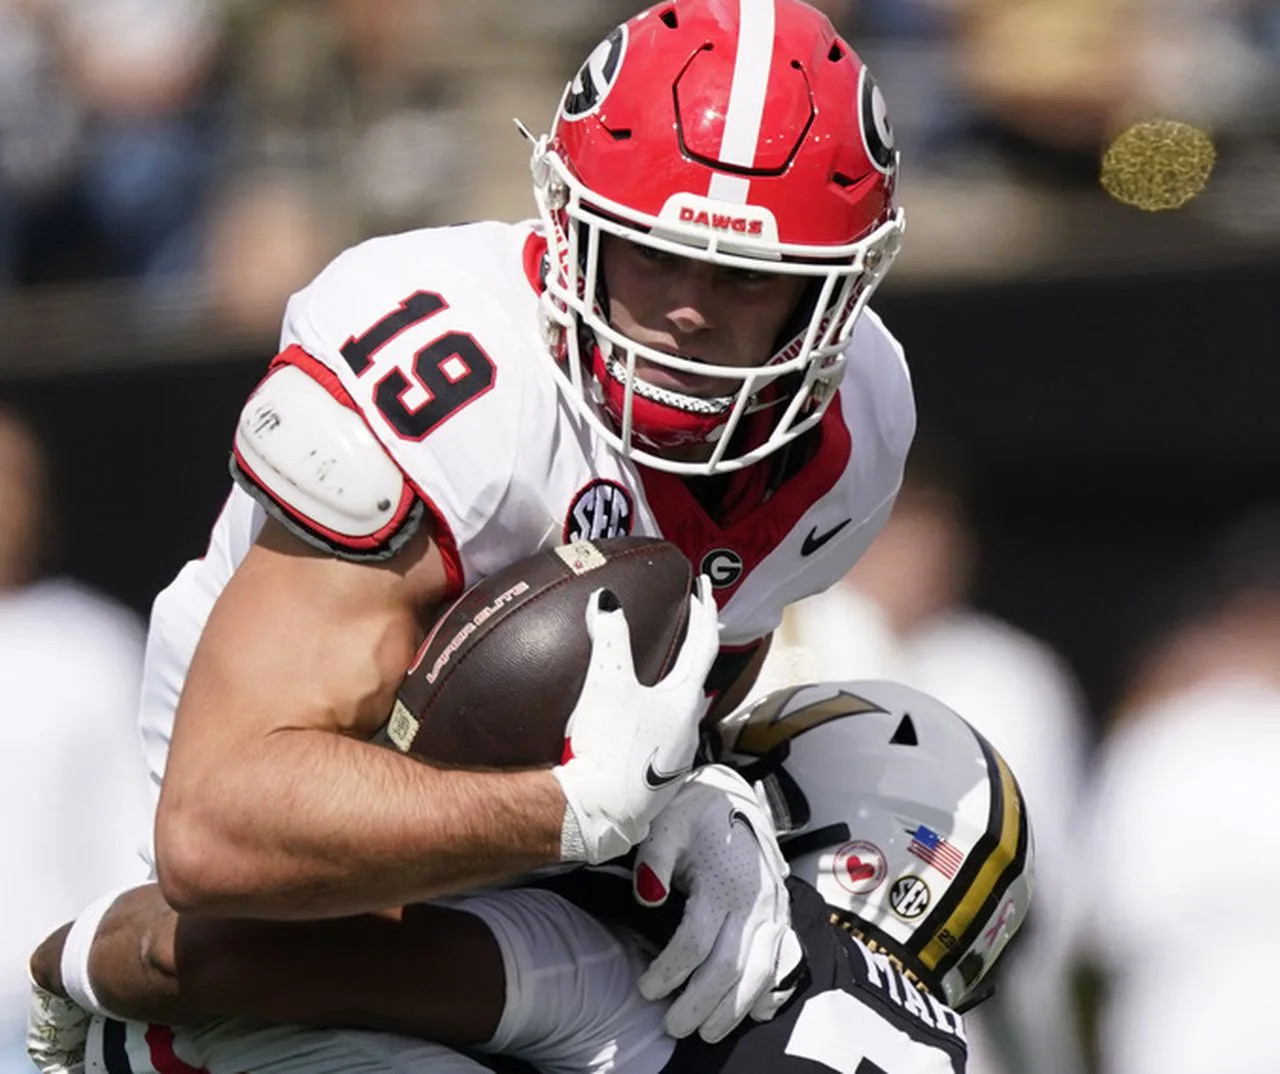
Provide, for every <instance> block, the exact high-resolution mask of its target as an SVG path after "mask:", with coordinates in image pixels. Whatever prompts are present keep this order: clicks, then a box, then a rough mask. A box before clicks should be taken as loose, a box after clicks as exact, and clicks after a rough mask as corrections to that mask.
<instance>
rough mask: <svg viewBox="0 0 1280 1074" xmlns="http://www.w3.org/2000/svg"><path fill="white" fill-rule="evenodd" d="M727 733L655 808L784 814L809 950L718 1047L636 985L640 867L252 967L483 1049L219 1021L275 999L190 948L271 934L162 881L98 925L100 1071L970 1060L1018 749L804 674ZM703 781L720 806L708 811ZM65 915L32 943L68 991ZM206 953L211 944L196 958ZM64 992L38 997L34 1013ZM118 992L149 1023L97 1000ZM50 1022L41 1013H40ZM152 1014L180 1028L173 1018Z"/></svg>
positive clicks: (302, 1013)
mask: <svg viewBox="0 0 1280 1074" xmlns="http://www.w3.org/2000/svg"><path fill="white" fill-rule="evenodd" d="M715 730H716V734H715V736H714V737H715V741H716V743H717V747H718V748H717V750H716V755H717V756H719V757H720V758H722V759H724V760H727V761H730V762H731V763H732V764H733V765H734V766H735V767H736V771H735V770H732V769H730V768H726V767H724V766H723V765H720V764H715V765H708V766H706V767H703V768H700V769H699V771H698V772H697V773H696V774H695V775H694V776H693V777H691V778H690V779H689V780H688V781H687V782H686V783H685V784H684V786H683V787H682V788H681V791H680V793H679V794H678V795H677V796H676V798H675V799H674V801H673V802H672V803H671V805H670V806H669V807H668V809H667V810H666V811H664V813H663V814H662V818H661V819H660V821H659V822H658V823H671V824H674V825H676V826H682V825H683V824H684V820H685V819H687V818H690V817H692V818H697V821H698V823H697V824H696V825H695V833H694V834H695V838H704V839H710V840H712V841H714V842H715V843H717V844H720V845H724V844H726V842H727V841H728V840H727V839H726V835H727V833H730V832H732V831H734V830H735V829H743V828H745V829H747V830H748V831H750V830H752V829H753V826H754V825H757V824H758V825H761V826H764V825H769V824H774V825H776V827H777V830H778V832H779V834H780V836H781V846H782V849H783V853H785V854H786V856H787V857H788V858H789V859H790V862H791V867H792V869H793V873H794V875H793V878H792V880H791V881H790V883H789V885H788V889H789V898H790V901H791V907H792V914H793V919H794V921H795V924H796V928H797V930H798V932H799V934H800V936H801V937H802V939H803V943H804V951H805V958H804V963H803V967H802V972H801V973H800V974H798V975H797V981H796V994H795V997H794V999H793V1000H792V1002H790V1003H789V1004H788V1005H787V1006H785V1007H784V1008H783V1010H782V1011H781V1012H780V1013H779V1014H778V1015H777V1016H776V1018H775V1019H774V1020H773V1021H771V1022H768V1023H765V1024H755V1023H747V1024H745V1025H744V1026H742V1027H740V1028H739V1029H738V1030H737V1031H736V1032H735V1033H733V1034H732V1035H731V1036H729V1037H728V1038H726V1039H724V1040H721V1041H719V1042H717V1043H708V1042H705V1041H702V1040H699V1039H696V1038H688V1039H685V1040H682V1041H679V1042H677V1041H676V1040H674V1039H673V1038H671V1037H670V1036H669V1035H668V1034H666V1033H665V1032H664V1030H663V1025H662V1016H663V1013H664V1008H665V1004H661V1003H660V1004H652V1003H647V1002H646V1001H644V1000H643V999H642V998H641V997H640V995H639V993H638V992H637V990H636V988H635V980H636V975H637V973H639V972H641V970H642V968H643V966H644V964H645V962H646V956H645V951H646V950H650V949H652V947H653V946H659V945H661V943H662V942H663V941H664V940H665V938H666V930H667V929H669V927H670V922H669V921H668V920H665V915H663V914H661V913H660V912H654V911H643V910H640V909H639V908H638V907H636V905H635V903H634V902H633V900H632V897H631V882H630V878H629V876H628V875H627V873H626V872H625V871H622V870H613V871H610V870H586V871H579V872H575V873H570V874H561V875H559V876H557V877H555V878H552V879H551V880H549V881H547V882H546V884H545V886H544V887H542V888H519V889H508V890H504V891H499V892H493V893H489V894H483V895H475V896H467V897H463V898H462V899H460V900H458V901H456V902H454V903H453V904H452V906H451V907H448V908H446V907H442V906H427V907H420V908H415V912H416V913H417V914H418V917H417V919H416V920H415V921H412V922H411V921H410V920H409V919H408V918H405V919H403V920H401V921H400V922H399V923H398V924H392V923H390V922H387V921H385V920H382V921H380V922H379V921H375V920H372V919H370V920H366V921H365V922H364V923H363V925H357V924H356V923H354V922H353V923H352V928H351V929H350V931H349V932H348V933H347V934H346V935H345V936H341V937H339V938H337V940H336V942H330V941H331V940H333V937H331V936H325V935H324V934H320V938H321V939H322V940H323V941H324V942H325V944H326V946H325V947H324V948H323V950H322V951H320V952H309V951H308V944H309V943H310V942H312V941H313V940H315V939H316V938H317V937H316V934H315V933H314V930H313V929H312V926H311V925H309V924H303V925H300V926H298V932H297V933H296V935H294V936H293V937H292V938H290V939H289V940H288V941H286V942H280V941H279V940H271V941H269V942H270V943H271V944H272V954H273V956H274V957H273V958H272V959H271V960H269V961H268V962H267V963H265V964H264V979H263V980H261V981H259V982H255V983H251V984H249V985H248V987H250V988H253V989H255V990H257V991H259V992H263V991H266V992H270V993H271V994H272V995H273V996H274V997H275V999H274V1002H275V1003H276V1007H275V1010H276V1011H277V1012H278V1013H279V1014H281V1015H285V1014H286V1012H291V1013H292V1014H293V1016H295V1017H308V1018H310V1019H312V1020H313V1021H315V1020H320V1021H323V1022H325V1023H326V1024H327V1026H330V1027H331V1026H342V1025H358V1026H362V1027H380V1028H383V1029H387V1030H393V1031H395V1030H398V1031H401V1032H403V1033H405V1034H416V1035H419V1036H422V1037H424V1038H431V1039H435V1040H438V1041H449V1042H450V1043H452V1044H456V1045H460V1046H465V1045H471V1046H479V1047H480V1049H481V1051H480V1052H475V1053H473V1055H474V1058H473V1059H469V1058H466V1057H463V1056H460V1055H458V1054H456V1053H453V1052H450V1051H448V1050H446V1049H445V1048H443V1047H437V1048H432V1047H431V1046H429V1045H426V1044H424V1043H422V1042H421V1041H416V1040H411V1039H407V1038H406V1037H405V1036H396V1035H395V1034H394V1033H388V1034H386V1035H385V1037H382V1038H376V1037H373V1036H372V1035H370V1034H355V1035H354V1036H353V1038H352V1039H351V1040H349V1041H347V1042H346V1046H345V1051H344V1052H337V1051H336V1050H335V1048H334V1047H333V1046H332V1043H331V1042H330V1040H329V1035H330V1033H331V1030H330V1029H325V1030H314V1031H300V1037H299V1038H298V1039H297V1040H291V1039H290V1038H288V1037H287V1036H284V1035H282V1034H281V1033H280V1031H279V1030H278V1029H271V1028H267V1027H255V1028H254V1029H252V1030H251V1031H250V1032H249V1033H248V1036H249V1038H250V1039H251V1040H252V1044H251V1045H250V1046H249V1047H245V1045H244V1041H243V1038H244V1036H245V1030H244V1028H243V1027H237V1025H236V1023H235V1022H228V1021H225V1020H223V1021H218V1020H215V1019H214V1016H215V1015H217V1016H221V1017H222V1018H224V1019H225V1018H226V1017H227V1016H228V1015H233V1014H235V1013H236V1012H238V1011H242V1010H244V1009H245V1008H246V1006H248V1007H250V1008H253V1007H256V1006H260V1005H261V1001H260V1000H256V999H249V1000H246V998H245V997H243V996H242V995H241V994H240V993H239V992H238V991H237V988H236V987H235V986H234V985H233V984H232V981H233V980H234V977H232V978H228V979H227V980H224V981H222V982H219V981H218V980H217V978H216V975H213V976H210V975H209V974H208V973H207V970H206V969H204V968H202V967H201V966H200V965H199V964H200V963H203V962H207V961H213V962H218V961H219V960H222V961H228V960H230V961H234V960H235V958H236V952H238V951H241V950H244V949H253V948H254V947H255V946H256V945H258V944H260V943H261V942H262V940H263V934H262V931H261V929H259V928H258V926H257V925H256V924H255V923H251V922H229V923H223V922H217V921H209V920H207V919H205V920H201V919H195V920H190V919H184V920H183V921H182V922H181V923H179V919H178V915H177V914H175V913H174V912H173V911H172V910H170V909H169V908H168V907H167V906H166V905H165V904H164V902H163V900H162V899H160V898H159V896H158V894H157V892H156V890H155V888H154V886H150V887H148V888H142V889H135V890H134V891H132V892H129V893H128V894H127V895H125V896H124V897H123V898H122V899H121V900H120V901H119V902H118V903H117V904H116V905H115V906H114V907H113V908H112V909H111V910H110V911H109V912H108V914H107V916H106V918H105V920H104V923H103V926H102V928H101V929H100V930H98V931H99V936H98V939H97V940H96V941H95V942H94V944H93V951H92V965H93V976H94V978H95V979H96V980H97V981H99V982H100V985H99V990H100V995H101V999H100V1000H99V1003H100V1007H99V1011H98V1013H99V1018H98V1019H97V1020H96V1021H95V1023H94V1024H93V1028H92V1030H91V1031H90V1032H89V1033H88V1041H87V1043H88V1051H87V1061H88V1064H89V1066H90V1067H94V1066H96V1067H97V1069H102V1070H106V1071H107V1072H108V1074H153V1072H154V1074H167V1072H166V1064H167V1065H168V1067H169V1068H170V1069H183V1070H196V1069H204V1070H206V1071H208V1072H209V1074H224V1072H225V1074H233V1072H234V1071H235V1070H236V1069H238V1067H237V1064H240V1065H246V1064H247V1065H248V1066H249V1067H250V1068H252V1069H253V1070H255V1071H258V1072H260V1074H292V1072H295V1071H298V1072H301V1071H312V1070H316V1069H349V1070H360V1071H368V1072H370V1074H373V1072H390V1071H406V1072H407V1071H410V1070H412V1069H414V1068H415V1066H425V1067H426V1068H427V1069H444V1070H468V1069H469V1070H479V1069H480V1066H479V1065H477V1064H481V1063H489V1062H491V1060H489V1059H488V1058H487V1053H502V1054H504V1055H506V1056H512V1057H518V1058H521V1059H523V1060H525V1061H527V1062H529V1063H532V1064H534V1065H535V1066H537V1067H538V1068H540V1069H544V1070H557V1071H566V1072H569V1071H581V1072H584V1074H585V1072H597V1071H598V1072H601V1074H603V1072H604V1071H612V1072H613V1074H657V1072H658V1071H664V1072H667V1074H676V1072H684V1071H690V1072H693V1071H706V1070H717V1071H722V1072H724V1074H765V1072H772V1071H783V1072H785V1071H795V1072H796V1074H803V1072H804V1071H813V1070H820V1069H832V1070H841V1071H855V1070H856V1071H859V1072H861V1074H867V1072H868V1071H873V1072H881V1074H962V1072H963V1071H964V1069H965V1063H966V1059H967V1050H966V1044H965V1036H964V1027H963V1023H962V1021H961V1019H960V1016H959V1014H958V1013H957V1012H958V1011H962V1010H965V1009H967V1008H968V1007H969V1006H971V1005H973V1004H974V1003H975V1002H977V1001H978V1000H979V999H980V998H982V997H983V996H984V995H985V994H986V993H987V992H988V991H989V989H990V983H991V971H992V967H993V966H994V964H995V962H996V960H997V959H998V958H999V957H1000V955H1001V952H1002V951H1003V950H1004V948H1005V945H1006V944H1007V943H1008V941H1009V939H1010V938H1011V937H1012V936H1013V935H1014V933H1015V932H1016V931H1017V929H1018V928H1019V926H1020V925H1021V923H1022V921H1023V920H1024V918H1025V916H1026V913H1027V909H1028V906H1029V902H1030V898H1031V893H1032V886H1033V878H1034V843H1033V840H1032V835H1031V827H1030V821H1029V818H1028V817H1027V815H1026V810H1025V805H1024V803H1023V799H1022V795H1021V792H1020V790H1019V788H1018V785H1017V782H1016V780H1015V779H1014V777H1013V774H1012V772H1011V771H1010V770H1009V768H1008V766H1007V765H1006V764H1005V762H1004V760H1003V759H1002V758H1001V757H1000V756H999V754H997V753H996V751H995V750H994V749H993V748H992V747H991V746H990V745H989V744H988V743H987V742H986V741H985V740H984V739H983V738H982V737H981V735H979V734H978V733H977V732H976V731H974V730H973V728H971V727H970V726H969V725H968V724H967V723H966V722H965V721H964V720H962V719H961V718H960V717H959V716H957V715H956V714H955V713H954V712H952V711H951V710H949V709H947V708H946V707H945V706H943V705H942V704H941V703H940V702H938V701H937V700H935V699H934V698H931V697H929V696H927V695H925V694H922V693H920V692H919V691H916V690H913V689H910V688H908V687H904V686H902V685H900V684H897V683H887V682H848V683H821V684H812V685H802V686H796V687H791V688H788V689H784V690H781V691H778V692H776V693H774V694H771V695H769V696H767V697H765V698H763V699H762V700H761V701H759V702H758V703H756V704H755V705H753V706H752V707H751V708H750V709H749V710H747V711H745V712H742V713H740V714H737V715H735V716H734V717H731V718H730V719H728V720H725V721H723V722H722V723H721V724H720V725H719V726H717V727H716V729H715ZM748 778H749V779H751V780H752V781H753V784H749V783H748V782H746V779H748ZM753 785H754V790H753ZM707 802H716V803H718V804H720V805H721V810H720V816H719V820H718V823H717V824H716V825H714V826H709V825H708V824H707V822H706V819H705V818H706V813H707V810H706V804H707ZM761 803H767V806H765V811H763V812H762V809H761ZM725 805H727V808H724V806H725ZM655 864H657V865H658V867H659V868H660V869H661V868H662V865H661V863H655ZM584 904H585V905H588V906H590V907H591V908H592V910H593V912H594V914H595V915H596V916H589V915H587V914H586V913H584V912H583V911H582V910H581V909H579V907H580V906H582V905H584ZM597 917H598V918H599V920H597ZM601 921H608V922H611V927H609V928H606V927H605V926H604V925H602V924H601ZM77 927H78V926H77ZM64 934H65V932H60V933H59V934H55V936H54V937H53V938H51V939H50V941H48V942H47V943H46V945H45V946H44V948H42V950H41V952H40V953H39V954H38V956H37V958H36V960H35V965H36V968H37V972H38V974H39V976H40V978H41V979H42V980H43V981H44V982H45V983H46V984H48V985H51V986H54V987H56V986H57V984H58V981H57V972H58V971H57V967H58V963H59V960H60V958H61V954H62V951H61V948H62V946H63V944H62V937H63V935H64ZM650 940H652V941H654V942H653V943H652V944H650ZM397 941H398V943H397ZM192 949H195V950H196V951H197V952H203V954H196V955H195V956H194V957H191V955H190V952H191V951H192ZM143 953H145V954H144V956H143V957H139V955H140V954H143ZM188 961H191V962H194V963H195V964H196V969H195V972H194V973H188V972H187V965H186V963H187V962H188ZM335 964H336V965H337V966H340V967H341V971H340V972H336V973H335V972H333V970H332V967H333V966H335ZM317 971H319V973H320V974H321V976H322V980H320V981H317V980H316V978H315V974H316V973H317ZM55 1006H58V1001H56V1000H51V999H50V1000H46V1005H45V1006H44V1007H43V1008H41V1010H43V1011H50V1010H52V1009H53V1008H54V1007H55ZM113 1008H114V1009H116V1010H118V1011H120V1012H124V1013H128V1014H130V1015H132V1016H134V1017H135V1019H137V1020H136V1021H132V1022H129V1023H124V1022H121V1021H119V1020H116V1019H111V1018H107V1017H106V1016H104V1015H103V1013H102V1012H103V1010H104V1009H105V1010H110V1009H113ZM61 1011H62V1014H63V1016H64V1017H63V1026H64V1028H61V1029H59V1028H58V1027H57V1026H56V1025H55V1024H54V1022H53V1020H51V1019H47V1018H46V1020H45V1022H44V1025H45V1026H46V1027H47V1028H48V1029H49V1030H50V1032H48V1033H46V1034H45V1035H44V1036H38V1037H37V1039H36V1040H35V1047H34V1048H33V1055H34V1056H35V1057H37V1059H38V1062H39V1065H40V1066H41V1068H42V1070H43V1071H44V1074H59V1072H60V1071H62V1070H64V1069H65V1064H64V1065H62V1066H60V1065H59V1064H58V1063H57V1054H58V1051H59V1049H61V1051H63V1052H65V1050H66V1049H67V1047H68V1045H69V1044H70V1043H71V1042H72V1041H74V1040H76V1039H77V1038H79V1039H81V1040H83V1038H84V1035H85V1031H84V1029H83V1028H80V1030H79V1032H78V1034H77V1032H76V1029H74V1028H71V1026H76V1025H78V1026H80V1027H83V1026H84V1024H85V1023H86V1022H87V1016H85V1015H79V1012H77V1011H73V1010H70V1009H68V1008H65V1007H62V1008H61ZM77 1016H78V1022H73V1021H72V1019H74V1018H76V1017H77ZM42 1017H44V1016H43V1015H42V1014H41V1011H40V1010H38V1011H37V1016H36V1018H35V1020H34V1022H35V1023H36V1024H38V1023H40V1020H41V1018H42ZM159 1018H165V1019H170V1020H173V1021H176V1022H179V1023H184V1024H185V1027H184V1028H179V1029H178V1030H176V1032H175V1031H169V1035H168V1036H167V1037H165V1036H164V1034H165V1032H166V1031H165V1030H164V1027H163V1026H161V1025H158V1024H156V1023H155V1022H154V1021H153V1020H154V1019H159ZM200 1023H203V1024H200ZM187 1027H189V1028H187ZM53 1040H57V1044H56V1045H55V1044H53V1043H52V1041H53ZM318 1042H323V1046H321V1047H317V1043H318ZM161 1044H163V1047H160V1045H161ZM232 1045H233V1046H232ZM317 1053H322V1054H323V1055H324V1056H325V1059H324V1060H323V1062H322V1063H321V1064H320V1065H317V1060H316V1055H317ZM178 1062H180V1063H182V1064H185V1066H182V1067H181V1068H178V1067H177V1066H176V1063H178ZM342 1062H345V1063H346V1064H347V1066H346V1067H345V1068H343V1067H342V1065H341V1064H342ZM499 1069H504V1068H502V1067H499Z"/></svg>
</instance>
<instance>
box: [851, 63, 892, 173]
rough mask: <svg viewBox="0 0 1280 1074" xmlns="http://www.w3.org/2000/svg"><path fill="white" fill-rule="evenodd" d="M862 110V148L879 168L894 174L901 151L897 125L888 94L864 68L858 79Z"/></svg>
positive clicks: (860, 109)
mask: <svg viewBox="0 0 1280 1074" xmlns="http://www.w3.org/2000/svg"><path fill="white" fill-rule="evenodd" d="M858 110H859V114H860V116H861V119H862V122H861V123H860V124H859V126H860V127H861V128H862V148H863V149H865V150H866V151H867V159H869V160H870V161H871V163H872V164H874V165H875V167H876V170H877V171H879V172H881V173H882V174H884V175H892V174H893V173H894V171H895V170H896V169H897V167H898V150H897V145H896V143H895V141H894V137H893V125H892V124H891V123H890V122H889V113H888V110H887V108H886V106H885V103H884V94H883V93H881V92H880V87H879V86H877V85H876V80H875V79H874V78H873V77H872V75H871V72H870V71H869V70H867V68H865V67H864V68H863V69H862V76H861V78H859V80H858Z"/></svg>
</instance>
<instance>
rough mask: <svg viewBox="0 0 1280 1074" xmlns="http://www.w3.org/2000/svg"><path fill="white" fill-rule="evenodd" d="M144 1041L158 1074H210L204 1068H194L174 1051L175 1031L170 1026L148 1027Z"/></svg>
mask: <svg viewBox="0 0 1280 1074" xmlns="http://www.w3.org/2000/svg"><path fill="white" fill-rule="evenodd" d="M144 1039H145V1040H146V1042H147V1052H148V1054H149V1057H150V1059H151V1065H152V1066H153V1067H154V1068H155V1069H156V1071H157V1072H158V1074H209V1072H208V1071H207V1070H206V1069H205V1068H204V1067H193V1066H192V1065H191V1064H190V1063H188V1062H187V1061H186V1060H185V1059H181V1058H179V1056H178V1053H177V1052H175V1051H174V1050H173V1030H172V1029H171V1028H170V1027H169V1026H162V1025H156V1024H155V1023H152V1024H150V1025H148V1026H147V1029H146V1033H145V1034H144Z"/></svg>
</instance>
